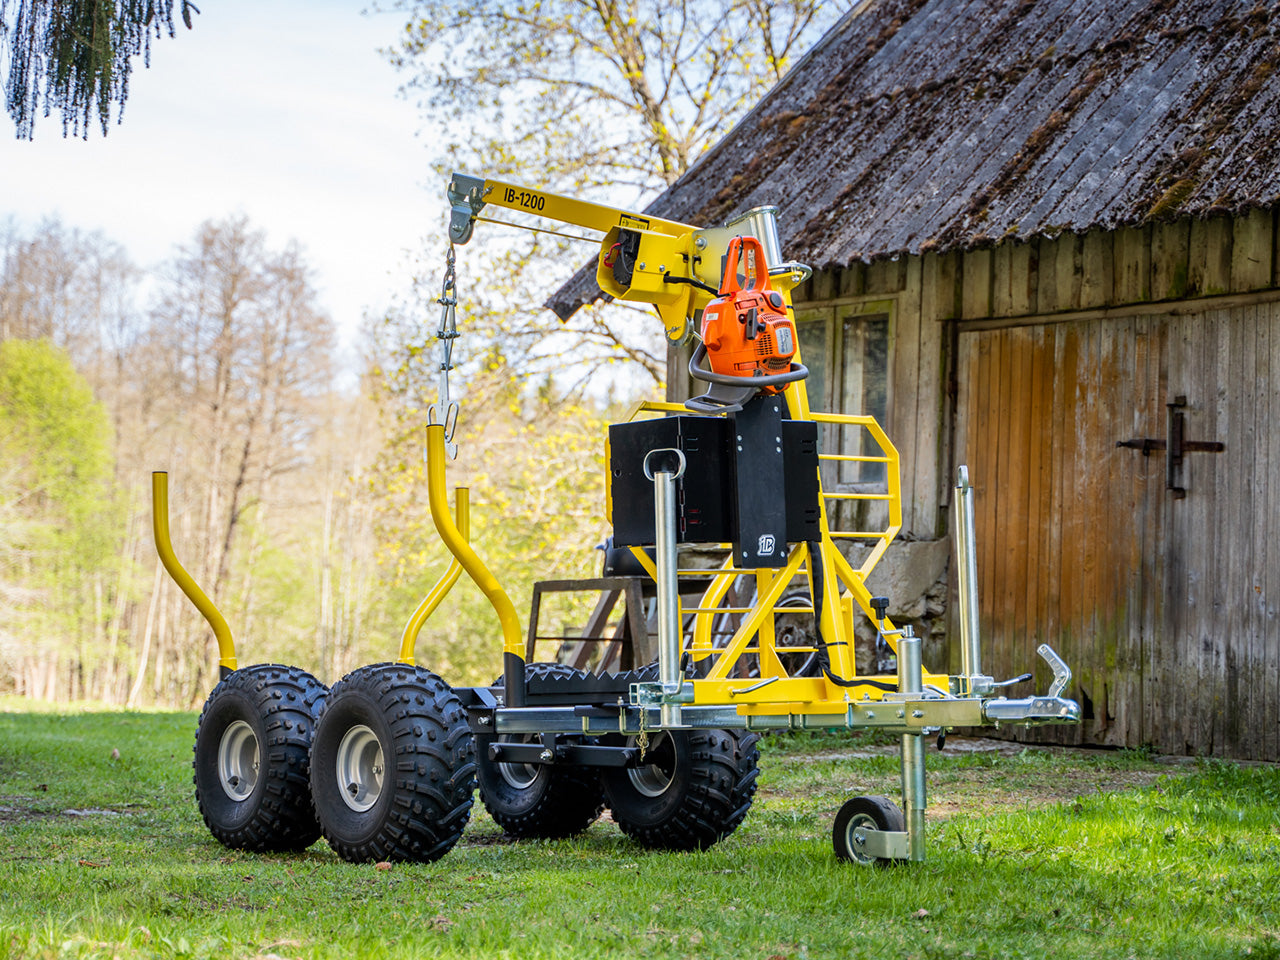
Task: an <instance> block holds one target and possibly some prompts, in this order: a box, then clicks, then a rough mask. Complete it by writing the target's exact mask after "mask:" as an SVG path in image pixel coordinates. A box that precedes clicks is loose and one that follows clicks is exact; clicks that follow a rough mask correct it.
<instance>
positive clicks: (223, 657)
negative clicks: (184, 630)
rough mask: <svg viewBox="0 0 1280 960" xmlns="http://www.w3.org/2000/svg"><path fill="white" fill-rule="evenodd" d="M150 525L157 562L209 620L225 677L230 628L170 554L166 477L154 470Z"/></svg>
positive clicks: (230, 667)
mask: <svg viewBox="0 0 1280 960" xmlns="http://www.w3.org/2000/svg"><path fill="white" fill-rule="evenodd" d="M151 523H152V529H153V531H154V533H155V541H156V552H157V553H158V554H160V562H161V563H163V564H164V568H165V569H166V570H168V571H169V576H171V577H173V582H174V583H176V584H177V585H178V586H179V588H181V590H182V592H183V593H185V594H186V595H187V599H188V600H190V601H191V602H192V603H193V604H195V607H196V609H197V610H199V611H200V614H201V616H203V617H204V618H205V620H206V621H208V623H209V626H210V627H211V628H212V629H213V635H214V636H215V637H216V638H217V640H218V667H219V668H220V670H221V671H222V673H223V675H224V676H225V675H226V674H228V673H231V672H232V671H234V670H235V669H236V645H235V641H234V640H232V638H231V628H230V627H228V626H227V619H226V617H224V616H223V615H222V613H221V612H220V611H219V610H218V608H217V607H216V606H214V603H213V601H212V600H210V599H209V598H208V596H206V594H205V592H204V591H203V590H201V589H200V585H199V584H197V583H196V581H195V579H194V578H193V577H192V576H191V574H189V573H187V571H186V569H185V568H184V567H183V566H182V564H181V563H179V562H178V557H177V555H176V554H174V552H173V544H172V543H170V541H169V474H167V473H165V472H164V471H163V470H157V471H155V472H154V473H152V474H151Z"/></svg>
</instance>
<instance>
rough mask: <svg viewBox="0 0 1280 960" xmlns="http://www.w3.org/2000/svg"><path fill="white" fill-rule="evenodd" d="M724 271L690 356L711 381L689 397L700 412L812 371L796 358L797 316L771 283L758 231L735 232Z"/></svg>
mask: <svg viewBox="0 0 1280 960" xmlns="http://www.w3.org/2000/svg"><path fill="white" fill-rule="evenodd" d="M721 277H722V279H721V281H720V289H719V291H718V293H717V296H716V298H715V299H714V300H712V301H711V302H710V303H708V304H707V306H706V307H705V309H704V310H703V311H702V327H701V338H702V342H701V343H700V344H699V345H698V348H697V349H696V350H695V351H694V353H693V357H692V358H691V359H690V361H689V372H690V373H691V374H693V376H695V377H697V378H698V379H699V380H705V381H707V382H709V383H710V384H711V389H710V390H708V391H707V393H705V394H703V395H702V396H700V397H693V398H692V399H690V400H687V401H685V406H687V407H688V408H689V409H691V410H696V411H698V412H700V413H724V412H733V411H736V410H741V409H742V405H743V404H744V403H746V401H748V400H750V399H751V398H752V397H754V396H756V395H757V394H766V395H767V394H773V393H779V392H781V391H782V389H783V388H784V387H785V385H786V384H788V383H791V382H793V381H795V380H803V379H804V378H805V377H806V376H808V374H809V371H808V370H807V369H806V368H805V367H804V366H803V365H802V364H798V363H793V362H792V358H793V357H794V356H795V353H796V327H795V322H794V321H793V320H792V319H791V317H790V316H789V315H788V313H787V303H786V300H785V299H784V298H783V296H782V294H781V293H779V292H778V291H777V290H774V289H773V287H772V286H771V285H770V283H769V266H768V264H767V263H766V262H765V256H764V245H763V244H762V243H761V242H760V241H759V240H758V239H756V238H755V237H751V236H745V237H734V238H733V239H732V240H730V241H729V249H728V252H727V253H726V254H725V265H724V270H723V271H722V272H721ZM704 362H705V363H708V364H709V365H710V368H709V369H708V368H707V367H704V366H703V363H704Z"/></svg>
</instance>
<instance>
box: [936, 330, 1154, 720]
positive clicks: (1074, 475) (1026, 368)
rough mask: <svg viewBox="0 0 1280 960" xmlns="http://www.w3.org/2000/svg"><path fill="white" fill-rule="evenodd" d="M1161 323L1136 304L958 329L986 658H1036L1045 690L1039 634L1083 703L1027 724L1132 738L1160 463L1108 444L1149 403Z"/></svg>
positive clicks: (1135, 425) (1017, 664)
mask: <svg viewBox="0 0 1280 960" xmlns="http://www.w3.org/2000/svg"><path fill="white" fill-rule="evenodd" d="M1166 332H1167V324H1166V323H1165V321H1164V320H1163V319H1161V318H1150V317H1134V318H1128V319H1121V320H1107V321H1102V320H1097V321H1079V322H1068V323H1051V324H1037V325H1031V326H1024V327H1013V328H1005V329H999V330H982V331H972V332H962V333H961V334H960V338H959V355H958V364H959V366H958V375H959V388H960V392H959V397H958V409H957V425H956V426H957V433H956V442H957V446H958V449H957V455H958V456H957V462H959V463H967V464H968V465H969V470H970V476H971V477H972V480H973V483H974V486H975V520H976V526H977V542H978V564H979V569H978V581H979V610H980V621H981V627H982V635H983V638H984V657H985V662H984V666H985V668H986V672H987V673H990V674H992V675H993V676H995V677H997V679H1000V678H1004V677H1010V676H1014V675H1017V674H1019V673H1023V672H1025V671H1027V670H1030V669H1032V668H1033V666H1034V668H1035V670H1036V687H1037V689H1039V690H1043V689H1045V688H1046V687H1047V685H1048V682H1049V679H1050V677H1049V672H1048V670H1047V668H1046V667H1045V666H1044V665H1043V664H1042V663H1041V662H1040V661H1039V660H1038V658H1037V657H1036V653H1035V650H1036V647H1037V646H1038V645H1039V644H1040V643H1041V642H1048V643H1049V644H1051V645H1052V646H1053V647H1054V648H1055V649H1056V650H1057V651H1058V652H1059V653H1060V654H1061V655H1062V656H1063V657H1064V658H1065V659H1066V660H1067V662H1068V663H1069V664H1070V665H1071V667H1072V669H1073V670H1074V671H1075V680H1074V681H1073V687H1074V689H1073V691H1072V695H1073V696H1075V697H1077V698H1078V699H1079V700H1080V701H1081V704H1082V706H1083V708H1084V712H1085V717H1086V721H1085V723H1084V724H1083V725H1082V726H1081V727H1079V728H1056V729H1051V730H1048V731H1041V732H1039V733H1038V736H1039V737H1040V738H1044V737H1046V736H1047V737H1049V738H1055V739H1067V740H1079V739H1083V740H1086V741H1090V742H1098V743H1115V744H1123V743H1130V744H1136V743H1140V742H1142V741H1143V731H1142V720H1143V708H1142V703H1143V695H1144V685H1143V676H1144V663H1145V658H1146V650H1147V648H1148V646H1149V645H1150V644H1151V643H1152V642H1153V640H1154V638H1155V636H1156V634H1157V632H1158V624H1159V620H1160V617H1161V605H1162V602H1163V599H1162V590H1161V583H1162V576H1163V574H1162V569H1161V559H1160V558H1161V549H1160V542H1159V541H1160V539H1161V538H1162V536H1163V531H1164V527H1163V520H1164V511H1165V509H1166V506H1167V504H1166V502H1165V496H1164V489H1163V488H1164V463H1163V458H1162V457H1161V456H1159V455H1157V453H1156V452H1155V451H1148V452H1147V455H1146V456H1144V455H1143V454H1142V452H1140V451H1135V450H1133V449H1131V448H1125V447H1118V446H1117V445H1116V444H1117V441H1121V440H1126V439H1129V438H1131V437H1136V436H1142V435H1144V433H1145V431H1146V430H1147V429H1148V426H1147V425H1148V424H1149V423H1151V422H1159V421H1160V418H1161V417H1162V416H1163V406H1162V404H1163V394H1164V388H1165V359H1164V357H1165V350H1164V342H1165V337H1166ZM1022 692H1023V693H1026V692H1029V691H1026V690H1025V689H1024V690H1023V691H1022Z"/></svg>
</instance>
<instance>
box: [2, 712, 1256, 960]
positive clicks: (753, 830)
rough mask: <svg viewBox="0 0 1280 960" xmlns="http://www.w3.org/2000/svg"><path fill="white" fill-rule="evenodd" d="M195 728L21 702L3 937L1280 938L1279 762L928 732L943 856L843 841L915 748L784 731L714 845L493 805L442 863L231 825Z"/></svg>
mask: <svg viewBox="0 0 1280 960" xmlns="http://www.w3.org/2000/svg"><path fill="white" fill-rule="evenodd" d="M194 727H195V718H194V717H193V716H192V715H190V714H171V713H151V714H135V713H127V714H126V713H81V714H76V715H59V714H51V713H39V714H33V713H8V714H0V958H6V957H116V956H118V957H126V958H131V957H164V958H170V957H174V958H188V957H190V958H196V957H211V958H213V957H217V958H240V957H244V958H249V957H261V958H270V957H344V958H346V957H360V956H379V957H381V956H386V957H419V956H431V957H441V958H448V957H467V958H479V957H513V958H514V957H519V958H522V960H524V958H539V957H575V958H577V957H603V956H608V957H613V956H627V957H638V956H643V957H646V958H647V957H688V956H693V957H726V958H730V957H731V958H752V957H758V958H760V960H769V958H777V957H785V958H801V957H812V958H818V957H895V958H912V957H914V958H944V957H957V958H958V957H982V958H985V957H1010V958H1013V957H1028V958H1044V957H1054V958H1061V957H1090V958H1092V957H1108V958H1109V957H1130V956H1132V957H1143V958H1145V957H1167V958H1179V960H1182V958H1189V957H1211V958H1218V957H1221V958H1226V957H1255V958H1258V957H1270V958H1280V939H1277V935H1278V934H1280V773H1277V772H1276V770H1275V769H1273V768H1248V769H1242V768H1239V767H1237V766H1234V765H1230V764H1222V763H1201V764H1198V765H1191V764H1184V765H1169V764H1160V763H1158V762H1155V761H1154V760H1153V759H1152V758H1149V757H1145V756H1143V755H1140V754H1133V753H1119V754H1117V753H1101V752H1088V751H1047V750H1026V751H1023V752H1021V753H1018V754H1016V755H1012V756H1009V755H996V754H991V753H979V754H973V753H969V754H960V753H956V754H953V753H951V752H945V753H942V754H938V753H937V752H935V751H933V750H932V749H931V750H930V751H929V769H930V774H929V789H930V815H931V817H932V819H931V821H930V826H929V859H928V861H927V862H926V863H924V864H914V865H906V866H899V867H894V868H888V869H864V868H854V867H850V866H849V865H846V864H842V863H837V862H836V860H835V858H834V856H833V854H832V852H831V844H830V839H829V832H830V829H831V821H832V818H833V816H834V814H835V811H836V810H837V809H838V808H839V806H840V804H841V803H842V802H843V801H844V800H845V799H847V798H848V797H849V796H852V795H854V794H855V793H889V794H893V793H894V791H895V789H896V782H897V763H896V758H895V757H894V756H892V755H874V756H870V757H849V756H848V754H850V753H861V752H867V751H869V750H874V749H875V748H874V745H872V746H869V745H868V743H867V741H865V740H862V741H859V740H853V739H851V738H849V737H848V736H841V737H825V738H822V737H819V738H814V737H806V738H802V739H799V740H794V741H791V742H787V741H784V740H778V739H775V740H771V741H770V742H769V743H768V744H767V745H766V747H765V749H764V757H763V760H762V770H763V773H762V778H761V790H760V794H759V796H758V799H757V803H756V806H755V808H754V809H753V811H752V813H751V815H750V816H749V817H748V819H747V821H746V823H745V824H744V825H743V827H742V828H741V829H739V830H738V832H737V833H735V834H734V835H733V836H732V837H730V838H729V839H728V840H726V841H725V842H723V843H721V844H720V845H718V846H717V847H715V848H713V849H712V850H710V851H708V852H706V853H701V854H685V855H675V854H657V853H650V852H647V851H645V850H643V849H641V848H639V847H637V846H635V845H634V844H632V843H631V842H629V841H628V840H627V839H626V838H625V837H623V836H622V834H621V833H619V831H618V830H617V829H616V827H614V826H613V825H612V824H611V823H608V822H601V823H598V824H596V825H595V826H593V827H592V828H591V829H590V830H589V831H587V833H586V834H585V835H583V836H582V837H580V838H577V839H575V840H572V841H564V842H555V843H522V844H512V843H508V842H506V841H504V840H503V839H502V837H501V834H500V832H499V831H498V830H497V828H496V827H495V826H494V825H493V823H492V821H491V820H489V819H488V817H487V816H485V815H484V814H483V813H482V812H481V810H480V808H479V807H478V806H477V812H476V814H475V815H474V816H473V818H472V822H471V825H470V826H469V827H468V830H467V833H466V835H465V836H464V838H463V841H462V843H461V844H460V845H459V846H458V847H457V848H456V849H455V850H454V851H453V852H452V853H451V854H449V855H448V856H447V857H445V858H444V859H443V860H441V861H440V862H438V863H435V864H429V865H396V866H395V867H393V868H392V869H390V870H383V871H380V870H377V869H376V868H375V867H373V866H372V865H369V866H353V865H350V864H346V863H342V862H341V861H339V860H337V858H336V857H334V856H333V854H332V853H331V852H330V851H329V849H328V847H327V846H326V845H325V844H324V843H323V841H321V842H320V843H317V844H315V845H314V846H313V847H312V848H311V849H310V850H309V851H308V852H307V853H305V854H302V855H298V856H252V855H245V854H241V853H236V852H233V851H228V850H225V849H223V848H222V847H221V846H219V845H218V844H217V843H215V842H214V841H213V839H212V838H211V837H210V836H209V835H208V833H207V832H206V831H205V829H204V826H203V824H202V823H201V821H200V818H199V815H198V813H197V812H196V809H195V804H194V801H193V800H192V797H191V778H190V756H191V740H192V735H193V732H194ZM112 750H118V751H119V758H118V759H112V757H111V753H112ZM69 811H81V812H80V813H71V812H69ZM86 811H101V812H97V813H94V812H86Z"/></svg>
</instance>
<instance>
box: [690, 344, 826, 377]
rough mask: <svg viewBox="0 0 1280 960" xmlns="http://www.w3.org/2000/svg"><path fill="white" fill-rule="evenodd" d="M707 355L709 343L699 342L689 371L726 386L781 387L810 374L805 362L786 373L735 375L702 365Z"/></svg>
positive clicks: (794, 364) (691, 359)
mask: <svg viewBox="0 0 1280 960" xmlns="http://www.w3.org/2000/svg"><path fill="white" fill-rule="evenodd" d="M706 356H707V345H706V344H705V343H700V344H698V348H697V349H696V350H694V351H693V356H692V357H690V358H689V372H690V373H691V374H693V375H694V376H695V377H697V378H698V379H699V380H706V381H707V382H708V383H722V384H724V385H725V386H726V387H780V386H782V385H783V384H784V383H793V382H794V381H796V380H803V379H804V378H805V377H807V376H808V375H809V368H808V367H806V366H805V365H804V364H803V363H793V364H792V365H791V369H790V370H788V371H787V372H786V373H769V374H765V375H764V376H762V377H734V376H730V375H729V374H725V373H715V372H714V371H711V370H708V369H707V368H706V367H703V366H700V365H699V364H700V363H701V362H702V361H703V360H705V359H706Z"/></svg>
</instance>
